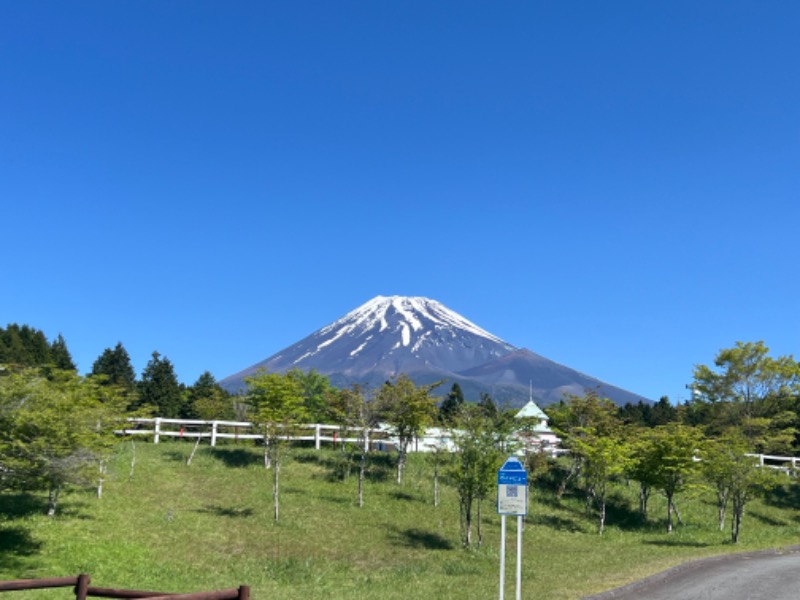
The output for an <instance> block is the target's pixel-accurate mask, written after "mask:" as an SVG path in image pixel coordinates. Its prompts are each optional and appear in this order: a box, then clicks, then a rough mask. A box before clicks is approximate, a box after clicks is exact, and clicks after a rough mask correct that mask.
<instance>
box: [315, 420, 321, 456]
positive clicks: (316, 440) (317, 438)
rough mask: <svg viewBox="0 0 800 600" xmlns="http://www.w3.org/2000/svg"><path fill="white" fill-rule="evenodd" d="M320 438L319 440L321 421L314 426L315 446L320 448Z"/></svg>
mask: <svg viewBox="0 0 800 600" xmlns="http://www.w3.org/2000/svg"><path fill="white" fill-rule="evenodd" d="M319 446H320V440H319V423H317V424H316V425H315V426H314V447H315V448H316V449H317V450H319Z"/></svg>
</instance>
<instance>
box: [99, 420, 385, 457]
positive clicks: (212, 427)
mask: <svg viewBox="0 0 800 600" xmlns="http://www.w3.org/2000/svg"><path fill="white" fill-rule="evenodd" d="M128 423H131V424H135V425H136V426H135V427H129V428H126V429H120V430H118V431H116V432H115V433H116V434H117V435H132V436H133V435H135V436H139V435H141V436H148V437H152V438H153V443H154V444H157V443H158V442H159V441H160V440H161V438H162V437H171V438H180V439H194V440H196V439H197V438H208V439H209V440H210V442H211V445H212V446H216V445H217V440H224V439H227V440H263V439H264V436H263V435H261V434H260V433H252V431H253V430H254V425H253V424H252V423H249V422H247V421H201V420H196V419H163V418H161V417H156V418H155V419H138V418H137V419H134V418H131V419H128ZM143 425H144V426H147V425H152V428H145V427H142V426H143ZM294 429H297V430H301V431H303V430H306V431H308V432H309V433H308V434H307V435H291V436H286V437H285V439H287V440H291V441H296V442H299V441H306V442H314V447H315V448H316V449H317V450H319V449H320V446H321V445H322V443H323V442H330V443H332V444H335V443H353V444H358V443H361V442H364V444H365V447H366V449H367V450H369V447H370V444H371V443H373V444H374V443H380V442H385V440H378V439H375V440H373V439H372V436H376V435H379V434H380V433H381V431H380V430H368V431H367V432H366V435H364V437H363V438H362V437H341V436H340V432H341V431H342V427H340V426H338V425H322V424H320V423H313V424H307V425H297V426H295V427H294ZM242 430H243V431H242ZM358 431H360V430H359V429H356V428H351V429H348V430H347V431H346V432H345V433H347V434H351V435H352V434H353V433H355V432H358Z"/></svg>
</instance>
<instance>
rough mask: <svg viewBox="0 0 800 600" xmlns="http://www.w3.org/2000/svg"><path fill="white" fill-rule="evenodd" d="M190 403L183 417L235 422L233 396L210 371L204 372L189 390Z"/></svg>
mask: <svg viewBox="0 0 800 600" xmlns="http://www.w3.org/2000/svg"><path fill="white" fill-rule="evenodd" d="M187 396H188V401H187V403H186V405H185V406H184V410H183V415H182V416H183V417H184V418H187V419H206V420H212V421H213V420H215V419H227V420H233V419H234V418H235V417H236V415H235V413H234V411H233V399H232V398H231V395H230V394H229V393H228V392H226V391H225V390H224V389H222V388H221V387H220V386H219V384H218V383H217V380H216V379H215V378H214V376H213V375H212V374H211V372H210V371H205V372H203V373H202V374H201V375H200V377H198V378H197V381H195V382H194V384H193V385H191V386H190V387H189V389H188V390H187Z"/></svg>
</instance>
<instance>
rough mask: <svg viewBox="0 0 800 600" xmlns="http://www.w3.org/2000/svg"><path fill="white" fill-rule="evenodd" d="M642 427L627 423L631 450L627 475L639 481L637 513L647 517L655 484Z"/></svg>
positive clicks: (646, 439) (648, 448)
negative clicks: (648, 505)
mask: <svg viewBox="0 0 800 600" xmlns="http://www.w3.org/2000/svg"><path fill="white" fill-rule="evenodd" d="M645 431H646V430H644V428H643V427H635V426H632V425H628V426H627V427H626V434H627V436H628V444H629V448H630V452H631V460H630V461H629V462H628V467H627V475H628V477H629V478H630V479H632V480H633V481H636V482H638V483H639V514H640V515H641V516H642V517H643V518H645V519H646V518H647V503H648V501H649V500H650V495H651V493H652V491H653V488H654V487H655V485H656V484H657V478H656V475H657V474H656V473H655V472H654V471H653V469H652V468H651V466H650V464H649V461H650V453H651V452H650V446H649V444H650V440H649V439H648V437H647V435H646V433H645Z"/></svg>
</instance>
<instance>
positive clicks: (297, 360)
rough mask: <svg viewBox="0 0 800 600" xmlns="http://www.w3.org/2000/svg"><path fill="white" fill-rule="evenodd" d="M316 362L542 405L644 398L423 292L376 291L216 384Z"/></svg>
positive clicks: (346, 380)
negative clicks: (592, 395) (593, 394)
mask: <svg viewBox="0 0 800 600" xmlns="http://www.w3.org/2000/svg"><path fill="white" fill-rule="evenodd" d="M292 368H298V369H301V370H303V371H310V370H312V369H314V370H316V371H317V372H318V373H321V374H323V375H326V376H327V377H328V378H329V380H330V382H331V384H333V385H335V386H338V387H344V386H348V385H350V384H352V383H358V384H361V385H362V386H366V387H370V388H375V387H378V386H380V385H382V384H383V383H384V382H385V381H387V380H389V379H390V378H392V377H394V376H396V375H399V374H401V373H405V374H406V375H408V376H409V377H410V378H411V379H412V380H413V381H414V382H415V383H416V384H417V385H425V384H430V383H433V382H436V381H440V380H444V384H443V385H441V386H439V387H438V388H436V390H435V391H434V393H438V394H444V393H447V392H448V391H449V390H450V387H451V386H452V384H453V383H454V382H458V384H459V385H460V386H461V389H462V390H463V392H464V397H465V398H466V399H467V400H468V401H470V400H478V398H479V397H480V394H481V393H483V392H485V393H488V394H489V395H490V396H491V397H492V398H493V399H494V400H495V401H497V402H499V403H500V404H506V405H509V406H521V405H523V404H524V403H525V402H527V401H528V399H529V398H530V395H531V394H532V395H533V397H534V400H536V401H537V402H538V403H539V404H540V405H542V406H545V405H547V404H551V403H553V402H558V401H559V400H561V399H562V398H563V396H564V395H565V394H575V395H583V394H584V393H585V392H586V390H595V391H597V392H598V393H599V394H600V395H601V396H604V397H606V398H609V399H611V400H612V401H613V402H615V403H617V404H620V405H622V404H625V403H627V402H631V403H637V402H639V401H643V402H650V400H648V399H646V398H643V397H642V396H639V395H637V394H634V393H631V392H628V391H626V390H623V389H621V388H618V387H615V386H612V385H609V384H607V383H604V382H602V381H600V380H598V379H595V378H593V377H590V376H588V375H584V374H583V373H580V372H578V371H575V370H574V369H570V368H569V367H565V366H563V365H560V364H558V363H556V362H553V361H551V360H549V359H547V358H545V357H543V356H539V355H538V354H535V353H533V352H531V351H529V350H527V349H524V348H517V347H515V346H513V345H511V344H509V343H508V342H505V341H503V340H501V339H500V338H498V337H497V336H495V335H492V334H491V333H489V332H488V331H485V330H484V329H481V328H480V327H478V326H477V325H475V324H474V323H472V322H470V321H468V320H467V319H465V318H464V317H462V316H461V315H459V314H458V313H456V312H454V311H452V310H450V309H449V308H447V307H446V306H444V305H443V304H441V303H439V302H437V301H435V300H431V299H428V298H423V297H407V296H377V297H376V298H373V299H372V300H370V301H369V302H367V303H366V304H363V305H362V306H360V307H358V308H356V309H355V310H353V311H351V312H349V313H347V314H346V315H344V316H343V317H341V318H340V319H338V320H336V321H334V322H333V323H331V324H330V325H327V326H325V327H323V328H322V329H320V330H318V331H315V332H314V333H312V334H311V335H309V336H307V337H305V338H303V339H302V340H300V341H299V342H297V343H295V344H293V345H291V346H289V347H288V348H285V349H284V350H281V351H280V352H278V353H277V354H274V355H273V356H271V357H269V358H267V359H265V360H262V361H261V362H258V363H256V364H254V365H252V366H250V367H248V368H246V369H244V370H242V371H240V372H238V373H236V374H234V375H231V376H229V377H226V378H225V379H223V380H222V381H221V382H220V385H221V386H222V387H223V388H225V389H227V390H228V391H231V392H240V391H242V390H243V389H244V388H245V382H244V378H245V377H249V376H252V375H254V374H255V373H256V372H257V371H258V370H259V369H265V370H266V371H271V372H285V371H288V370H289V369H292Z"/></svg>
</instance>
